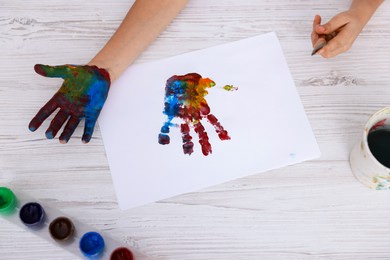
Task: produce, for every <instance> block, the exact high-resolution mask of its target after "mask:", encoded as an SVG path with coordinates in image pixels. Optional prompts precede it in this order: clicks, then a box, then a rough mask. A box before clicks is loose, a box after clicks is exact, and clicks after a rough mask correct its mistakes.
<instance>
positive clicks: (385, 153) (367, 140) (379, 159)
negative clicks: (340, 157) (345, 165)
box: [349, 107, 390, 190]
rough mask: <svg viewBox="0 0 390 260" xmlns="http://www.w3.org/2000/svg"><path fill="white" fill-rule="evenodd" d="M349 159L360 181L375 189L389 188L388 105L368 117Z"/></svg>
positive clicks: (389, 132) (389, 143) (389, 121)
mask: <svg viewBox="0 0 390 260" xmlns="http://www.w3.org/2000/svg"><path fill="white" fill-rule="evenodd" d="M349 161H350V165H351V169H352V172H353V174H354V175H355V177H356V178H357V179H358V180H359V181H360V182H361V183H363V184H364V185H366V186H368V187H370V188H372V189H376V190H390V107H386V108H383V109H381V110H379V111H377V112H376V113H374V114H373V115H372V116H371V117H370V118H369V120H368V121H367V123H366V125H365V127H364V130H363V134H362V138H361V140H360V141H359V142H358V143H357V144H356V145H355V146H354V147H353V149H352V151H351V155H350V158H349Z"/></svg>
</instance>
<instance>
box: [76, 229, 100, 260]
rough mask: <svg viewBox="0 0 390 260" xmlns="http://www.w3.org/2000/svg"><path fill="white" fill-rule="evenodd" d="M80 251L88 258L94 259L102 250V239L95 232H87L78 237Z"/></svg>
mask: <svg viewBox="0 0 390 260" xmlns="http://www.w3.org/2000/svg"><path fill="white" fill-rule="evenodd" d="M79 245H80V251H81V252H82V253H83V255H85V256H86V257H87V258H88V259H95V258H98V257H100V256H101V254H102V253H103V251H104V246H105V244H104V239H103V237H102V236H101V235H100V234H99V233H97V232H87V233H85V234H84V235H83V236H82V237H81V239H80V244H79Z"/></svg>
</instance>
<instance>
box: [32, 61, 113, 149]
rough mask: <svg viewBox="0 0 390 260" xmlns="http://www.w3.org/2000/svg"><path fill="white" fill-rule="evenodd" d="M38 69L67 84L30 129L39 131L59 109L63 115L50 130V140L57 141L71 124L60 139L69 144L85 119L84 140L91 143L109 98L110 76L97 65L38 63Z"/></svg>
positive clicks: (41, 72) (53, 122)
mask: <svg viewBox="0 0 390 260" xmlns="http://www.w3.org/2000/svg"><path fill="white" fill-rule="evenodd" d="M34 69H35V71H36V72H37V73H38V74H40V75H42V76H45V77H55V78H63V79H64V83H63V84H62V86H61V88H60V89H59V90H58V91H57V93H56V94H54V96H53V97H52V98H51V99H50V100H49V101H48V102H47V103H46V105H44V106H43V107H42V108H41V109H40V110H39V112H38V113H37V115H36V116H35V117H34V118H33V119H32V120H31V122H30V124H29V129H30V130H31V131H35V130H36V129H38V128H39V126H40V125H41V124H42V122H43V121H45V120H46V118H48V117H49V116H50V115H51V114H52V113H53V112H54V111H55V110H56V109H57V108H59V109H60V110H59V112H58V113H57V115H56V116H55V117H54V119H53V120H52V121H51V123H50V126H49V128H48V129H47V130H46V137H47V138H48V139H52V138H54V137H55V136H56V134H57V132H58V131H59V130H60V128H61V127H62V125H64V124H65V123H66V122H67V123H66V125H65V127H64V130H63V132H62V134H61V136H60V137H59V140H60V142H61V143H67V142H68V141H69V139H70V137H71V135H72V134H73V132H74V130H75V129H76V127H77V125H78V124H79V123H80V121H81V120H82V119H83V118H85V127H84V134H83V136H82V141H83V143H88V142H89V141H90V140H91V137H92V133H93V130H94V127H95V124H96V120H97V118H98V116H99V114H100V111H101V110H102V108H103V105H104V102H105V101H106V98H107V94H108V91H109V88H110V75H109V73H108V72H107V71H106V70H104V69H100V68H98V67H96V66H77V65H62V66H48V65H42V64H36V65H35V66H34Z"/></svg>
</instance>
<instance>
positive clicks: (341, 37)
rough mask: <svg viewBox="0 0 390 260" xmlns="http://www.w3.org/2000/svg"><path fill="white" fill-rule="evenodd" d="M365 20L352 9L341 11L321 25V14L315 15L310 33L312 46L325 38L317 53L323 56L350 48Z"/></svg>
mask: <svg viewBox="0 0 390 260" xmlns="http://www.w3.org/2000/svg"><path fill="white" fill-rule="evenodd" d="M366 22H367V21H366V20H365V19H361V17H360V16H359V14H358V12H355V11H354V10H349V11H346V12H342V13H340V14H338V15H336V16H335V17H333V18H332V19H331V20H330V21H329V22H327V23H326V24H323V25H321V16H319V15H316V16H315V17H314V21H313V32H312V34H311V41H312V44H313V47H315V46H316V45H318V44H320V42H321V41H325V40H326V41H327V44H326V45H325V46H324V47H323V48H322V49H320V50H319V51H318V52H317V54H319V55H321V56H322V57H324V58H332V57H335V56H336V55H339V54H340V53H342V52H345V51H347V50H349V49H350V48H351V46H352V44H353V43H354V41H355V40H356V38H357V37H358V35H359V33H360V32H361V31H362V30H363V28H364V26H365V24H366Z"/></svg>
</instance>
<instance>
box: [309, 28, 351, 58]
mask: <svg viewBox="0 0 390 260" xmlns="http://www.w3.org/2000/svg"><path fill="white" fill-rule="evenodd" d="M343 27H344V25H343V26H341V27H340V28H339V30H340V29H342V28H343ZM336 35H337V32H332V33H330V34H320V35H319V37H318V40H317V42H316V43H315V44H314V47H313V51H312V52H311V56H313V55H315V54H316V53H317V52H319V51H320V50H321V49H322V48H324V47H325V46H326V44H328V42H329V41H330V40H332V39H333V38H334V37H335V36H336Z"/></svg>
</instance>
